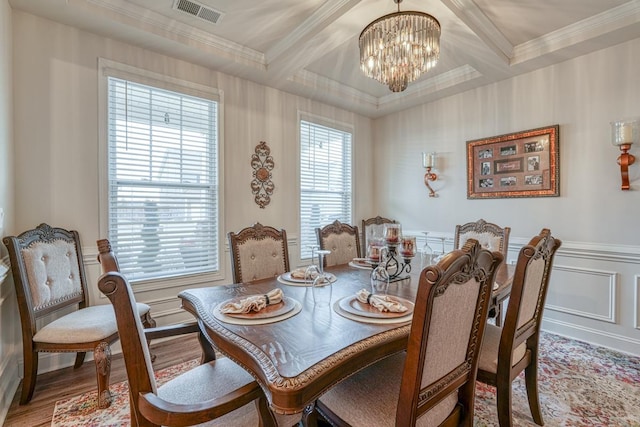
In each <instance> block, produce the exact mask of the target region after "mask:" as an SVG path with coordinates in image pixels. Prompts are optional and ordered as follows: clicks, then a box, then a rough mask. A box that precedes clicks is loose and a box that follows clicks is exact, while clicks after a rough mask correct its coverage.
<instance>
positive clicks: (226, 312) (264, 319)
mask: <svg viewBox="0 0 640 427" xmlns="http://www.w3.org/2000/svg"><path fill="white" fill-rule="evenodd" d="M301 310H302V304H300V302H298V301H296V300H295V299H293V298H290V297H287V296H285V295H284V292H283V291H282V289H280V288H275V289H273V290H271V291H269V292H267V293H266V294H256V295H248V296H242V297H235V298H231V299H229V300H226V301H223V302H221V303H220V304H218V305H217V306H216V307H215V308H214V309H213V316H214V317H215V318H216V319H218V320H220V321H222V322H225V323H231V324H236V325H263V324H267V323H275V322H279V321H281V320H285V319H288V318H290V317H293V316H295V315H296V314H298V313H299V312H300V311H301Z"/></svg>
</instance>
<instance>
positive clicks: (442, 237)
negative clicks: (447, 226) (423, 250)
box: [433, 236, 446, 264]
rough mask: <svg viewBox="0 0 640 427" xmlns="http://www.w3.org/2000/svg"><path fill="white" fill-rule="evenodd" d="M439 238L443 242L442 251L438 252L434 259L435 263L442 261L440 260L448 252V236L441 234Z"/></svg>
mask: <svg viewBox="0 0 640 427" xmlns="http://www.w3.org/2000/svg"><path fill="white" fill-rule="evenodd" d="M439 239H440V241H441V242H442V251H441V252H440V253H439V254H438V256H437V257H435V259H434V260H433V263H434V264H437V263H439V262H440V260H441V259H442V258H444V256H445V255H446V253H445V251H444V241H445V239H446V237H444V236H440V237H439Z"/></svg>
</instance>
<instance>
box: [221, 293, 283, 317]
mask: <svg viewBox="0 0 640 427" xmlns="http://www.w3.org/2000/svg"><path fill="white" fill-rule="evenodd" d="M282 298H284V293H283V292H282V289H280V288H276V289H274V290H272V291H269V293H267V294H265V295H251V296H250V297H246V298H242V299H241V300H240V301H237V302H228V303H226V304H225V305H223V306H222V307H221V308H220V311H221V312H222V313H225V314H246V313H250V312H252V311H260V310H262V309H263V308H265V307H266V306H268V305H273V304H278V303H280V302H281V301H282Z"/></svg>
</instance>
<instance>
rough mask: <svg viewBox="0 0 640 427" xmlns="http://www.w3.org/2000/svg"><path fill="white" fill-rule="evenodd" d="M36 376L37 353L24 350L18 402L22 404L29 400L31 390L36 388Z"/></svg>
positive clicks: (31, 395) (31, 393) (31, 394)
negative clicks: (22, 375) (20, 391)
mask: <svg viewBox="0 0 640 427" xmlns="http://www.w3.org/2000/svg"><path fill="white" fill-rule="evenodd" d="M37 376H38V353H37V352H36V351H33V350H30V351H27V349H25V351H24V378H23V379H22V393H21V394H20V404H21V405H24V404H26V403H29V402H30V401H31V398H32V397H33V391H34V390H35V389H36V377H37Z"/></svg>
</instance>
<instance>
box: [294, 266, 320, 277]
mask: <svg viewBox="0 0 640 427" xmlns="http://www.w3.org/2000/svg"><path fill="white" fill-rule="evenodd" d="M306 273H307V267H300V268H296V269H295V270H293V271H291V277H292V278H293V279H298V280H306V279H307V277H306ZM317 275H318V273H317V272H316V271H314V272H313V275H312V277H311V279H315V278H316V276H317Z"/></svg>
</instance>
